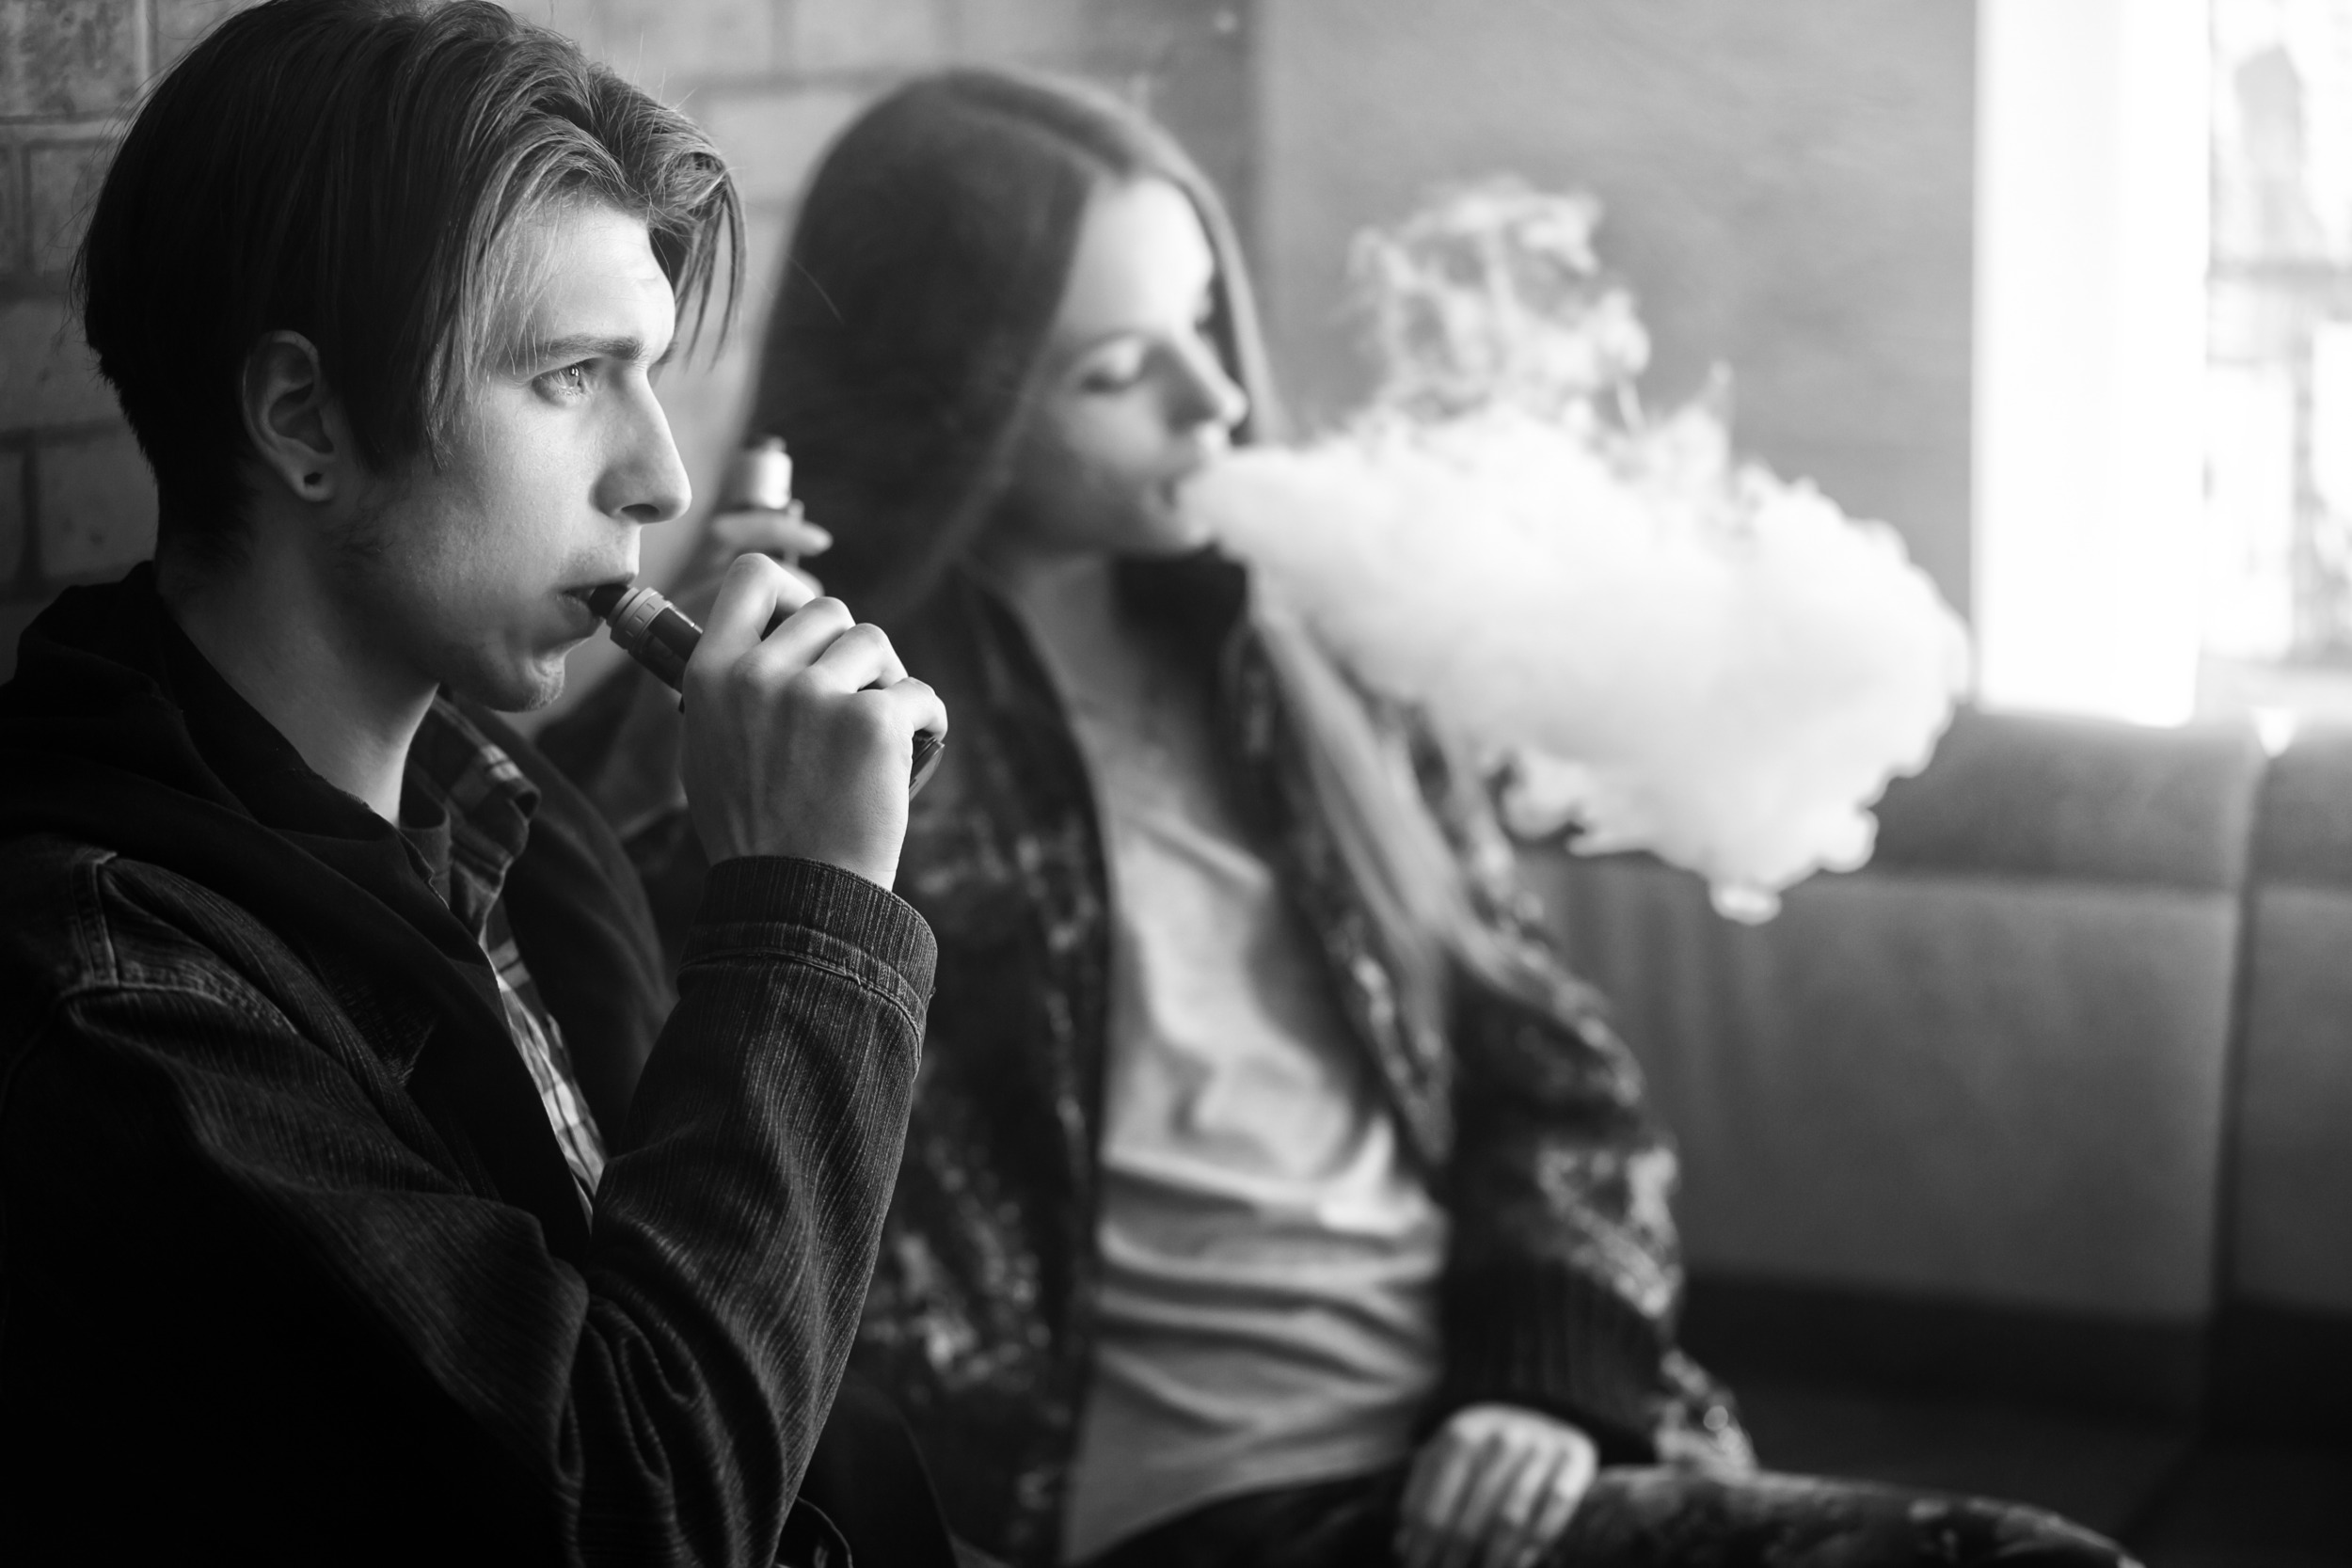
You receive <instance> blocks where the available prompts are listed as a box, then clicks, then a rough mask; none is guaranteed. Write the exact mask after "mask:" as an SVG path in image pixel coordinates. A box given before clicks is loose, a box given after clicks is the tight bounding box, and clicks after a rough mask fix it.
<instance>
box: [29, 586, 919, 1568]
mask: <svg viewBox="0 0 2352 1568" xmlns="http://www.w3.org/2000/svg"><path fill="white" fill-rule="evenodd" d="M469 717H474V718H476V719H477V720H478V721H480V722H481V723H482V725H483V727H485V729H489V730H493V731H494V733H496V735H497V737H498V738H499V740H500V742H501V745H504V746H505V747H506V748H507V749H508V750H509V752H510V754H512V755H513V756H514V757H515V759H516V762H517V764H518V765H520V766H521V767H522V768H524V770H525V771H526V773H527V774H528V775H529V776H530V777H531V778H532V781H533V782H534V783H535V784H538V785H539V786H540V789H541V792H542V799H541V803H540V806H539V810H538V813H537V815H536V816H535V817H534V819H533V824H532V833H531V838H530V843H529V847H528V848H527V849H526V850H525V852H524V854H523V856H522V857H521V858H520V859H519V860H518V861H517V862H516V865H515V868H514V870H513V872H512V874H511V875H510V878H509V881H508V886H507V893H506V897H507V901H508V908H509V916H510V920H511V922H512V924H513V927H514V928H515V932H516V940H517V942H518V944H519V945H520V946H521V947H522V950H523V953H524V956H525V958H526V961H527V962H528V963H529V964H530V966H531V968H532V973H533V974H534V975H535V976H536V977H537V978H538V980H539V982H540V988H541V990H542V993H543V995H544V996H545V998H546V1000H547V1002H548V1006H549V1008H550V1010H551V1011H552V1012H554V1013H555V1015H556V1017H557V1018H558V1020H559V1022H561V1023H562V1025H563V1027H564V1031H565V1034H566V1036H567V1037H568V1038H569V1039H570V1042H571V1045H572V1049H573V1052H574V1054H575V1057H576V1059H578V1060H579V1061H580V1070H581V1076H582V1079H583V1081H584V1083H585V1085H586V1087H587V1089H588V1091H589V1093H590V1095H591V1098H592V1100H594V1101H596V1110H597V1111H598V1113H599V1115H600V1117H602V1118H603V1119H604V1121H605V1124H606V1127H607V1131H608V1132H610V1133H613V1134H615V1135H614V1136H613V1138H612V1143H613V1147H614V1149H615V1157H614V1159H613V1160H612V1164H611V1165H610V1167H609V1168H608V1170H607V1172H606V1174H605V1177H604V1180H603V1182H602V1185H601V1186H600V1187H599V1189H598V1195H597V1202H596V1220H595V1224H594V1229H593V1232H592V1231H591V1229H590V1227H589V1226H588V1224H586V1223H585V1222H583V1220H582V1218H581V1216H580V1209H579V1206H578V1203H577V1201H576V1199H575V1197H574V1196H573V1192H572V1188H571V1183H570V1178H569V1176H568V1174H567V1172H566V1170H565V1167H564V1164H563V1160H562V1156H561V1154H560V1151H559V1150H558V1148H557V1146H556V1144H555V1142H554V1139H553V1136H552V1134H551V1132H550V1131H549V1129H548V1122H547V1119H546V1117H545V1115H544V1114H543V1112H542V1110H541V1108H540V1104H539V1101H538V1096H537V1094H536V1091H535V1090H534V1088H533V1087H532V1083H531V1080H530V1077H529V1075H528V1072H527V1071H526V1069H524V1068H523V1066H522V1063H521V1061H520V1058H519V1057H518V1056H517V1054H516V1051H515V1049H514V1046H513V1044H512V1042H511V1039H510V1038H509V1037H508V1035H507V1033H506V1026H505V1022H504V1020H503V1016H502V1014H501V1011H500V1009H499V1007H498V1005H497V999H496V990H495V982H494V980H493V978H492V976H491V974H490V971H489V969H488V966H487V963H486V961H485V958H484V957H483V955H482V953H481V950H480V949H479V947H478V946H477V945H475V943H474V942H472V940H471V938H470V937H469V935H468V933H467V932H466V930H465V929H464V927H462V926H461V925H460V924H459V923H458V922H457V921H456V920H455V919H454V917H453V916H452V915H451V914H450V913H449V912H448V911H447V910H446V909H445V908H443V907H442V906H441V904H440V902H439V900H438V899H437V897H436V896H435V895H433V893H432V892H431V890H430V888H429V886H428V885H427V884H426V883H425V881H424V879H422V877H421V875H420V874H419V872H418V868H417V865H416V863H415V859H414V857H413V856H412V855H411V854H410V852H409V851H408V849H407V847H405V845H404V843H403V842H402V840H401V837H400V835H399V833H398V832H397V831H396V830H394V829H392V828H391V827H390V826H389V824H385V823H383V822H381V821H380V820H379V819H377V818H375V817H373V816H372V815H371V814H369V813H367V812H366V811H365V810H364V808H361V807H359V806H358V802H356V801H353V800H351V799H350V798H349V797H347V796H343V795H342V794H341V793H340V792H338V791H336V790H334V789H333V788H332V786H330V785H328V784H326V783H325V781H323V780H320V779H318V778H317V776H316V775H315V774H312V773H310V770H309V769H308V768H304V767H303V766H302V764H301V762H300V759H299V756H298V755H297V754H296V753H294V751H293V749H292V747H291V746H290V745H288V744H287V743H286V742H285V741H284V739H283V738H282V737H281V736H278V735H277V733H276V732H275V731H274V730H272V729H271V728H270V726H269V725H268V724H267V723H266V721H263V720H262V718H261V716H260V715H259V714H258V713H256V712H254V710H253V709H252V708H251V707H250V706H249V705H246V704H245V703H244V702H243V701H242V700H241V699H240V698H238V697H237V695H236V694H235V692H234V691H233V690H232V689H230V688H229V686H228V685H227V683H226V682H225V681H224V680H222V679H221V677H220V676H219V675H218V673H216V672H215V671H213V670H212V669H211V668H210V666H209V665H207V664H205V662H204V660H203V658H202V657H201V655H200V654H199V653H197V651H196V650H195V648H194V646H193V645H192V644H191V643H189V642H188V641H187V640H186V639H185V637H184V636H183V634H181V633H180V631H179V629H178V628H177V626H175V625H174V624H173V623H172V621H171V619H170V617H169V615H168V614H167V612H166V611H165V610H164V609H163V607H162V605H161V603H160V601H159V600H158V599H157V597H156V594H155V591H154V587H153V581H152V576H151V572H150V571H149V570H148V569H147V568H145V567H142V568H140V569H138V570H136V571H135V572H133V573H132V574H131V576H130V577H129V578H125V579H124V580H123V581H122V582H119V583H117V584H114V585H111V586H108V587H104V588H90V589H77V590H72V591H69V592H68V593H67V594H65V595H64V596H62V597H61V598H60V599H59V601H58V602H57V603H56V605H54V606H52V607H51V608H50V610H47V611H46V612H45V613H44V614H43V615H42V616H41V617H40V619H39V620H37V621H36V622H35V623H34V624H33V626H31V627H30V628H28V630H27V631H26V632H25V634H24V640H23V642H22V644H21V648H20V658H19V665H18V673H17V675H16V678H15V679H14V680H13V681H11V682H10V683H8V685H7V686H6V687H5V688H0V1559H5V1560H16V1561H31V1560H48V1559H49V1556H50V1553H51V1552H52V1551H54V1550H56V1548H58V1547H61V1546H62V1547H66V1548H68V1549H69V1550H70V1551H71V1553H72V1556H73V1557H75V1558H76V1559H77V1560H114V1559H115V1558H117V1557H124V1556H128V1555H130V1554H131V1553H132V1552H134V1551H147V1550H158V1549H162V1550H167V1551H168V1552H169V1553H170V1554H171V1555H172V1557H173V1558H174V1559H175V1560H211V1559H213V1558H215V1557H224V1558H233V1559H234V1560H239V1561H262V1560H352V1559H373V1558H381V1559H385V1560H390V1559H394V1558H398V1559H402V1560H418V1559H449V1558H453V1557H462V1558H473V1557H496V1558H498V1559H500V1560H517V1561H519V1560H551V1561H563V1560H598V1559H600V1558H605V1557H611V1556H618V1557H624V1558H627V1559H628V1560H655V1561H667V1560H697V1561H705V1562H767V1561H770V1560H773V1558H774V1556H775V1554H776V1551H777V1545H778V1541H779V1538H780V1535H781V1534H782V1532H783V1529H784V1521H785V1515H786V1511H787V1507H788V1506H789V1504H790V1501H791V1499H792V1496H793V1492H794V1488H795V1487H796V1486H797V1485H798V1483H799V1482H800V1481H801V1478H802V1476H803V1471H804V1469H805V1467H806V1466H807V1465H808V1463H809V1461H810V1457H811V1452H812V1449H814V1447H815V1443H816V1438H817V1434H818V1428H819V1426H820V1425H821V1423H822V1420H823V1418H824V1414H825V1411H826V1410H827V1408H828V1406H829V1405H830V1404H831V1402H832V1399H833V1395H834V1389H835V1386H836V1385H837V1383H838V1380H839V1377H840V1373H841V1367H842V1364H843V1361H844V1358H845V1357H846V1354H847V1353H848V1349H849V1344H850V1337H851V1335H852V1334H853V1332H854V1330H855V1326H856V1320H857V1313H858V1307H859V1305H860V1303H861V1301H862V1299H863V1296H864V1291H865V1284H866V1276H867V1274H868V1273H869V1271H870V1269H871V1266H872V1261H873V1255H874V1245H875V1237H876V1234H877V1232H878V1228H879V1225H880V1221H881V1216H882V1208H883V1205H884V1203H885V1202H886V1200H887V1198H888V1196H889V1189H890V1182H891V1177H892V1173H893V1171H894V1169H895V1167H896V1164H897V1162H898V1148H899V1142H900V1139H901V1137H902V1136H903V1131H904V1126H905V1118H906V1107H907V1101H908V1095H909V1092H910V1089H911V1085H912V1080H913V1075H914V1062H915V1055H916V1051H917V1046H918V1042H919V1039H920V1033H921V1023H922V1017H923V1011H924V1006H925V1003H926V1000H927V998H928V996H929V992H930V980H931V966H932V958H933V948H932V944H931V941H930V932H929V930H928V929H927V928H926V927H924V925H923V923H922V922H921V920H920V919H918V918H917V917H916V916H915V915H914V913H913V912H912V911H910V910H908V909H907V907H906V906H905V905H904V904H902V903H900V902H899V901H898V899H897V898H895V897H893V896H892V895H889V894H887V893H885V892H883V891H882V890H881V889H879V888H876V887H874V886H873V885H872V884H870V883H867V882H866V881H864V880H863V879H859V878H856V877H853V876H850V875H849V874H847V873H844V872H840V871H837V870H834V869H833V868H831V867H827V866H822V865H818V864H815V863H809V862H803V861H783V860H769V859H746V860H739V861H733V862H728V863H724V864H723V865H721V866H720V867H719V868H718V869H717V871H716V872H714V874H713V876H712V878H711V880H710V886H709V891H708V895H707V899H706V901H705V903H704V905H703V907H702V910H701V911H700V918H699V919H698V921H697V923H696V926H695V928H694V931H693V935H692V937H691V941H690V944H689V948H688V952H687V955H686V962H685V964H684V965H683V967H682V969H681V971H680V974H679V982H678V999H677V1003H676V1006H675V1009H674V1010H670V1009H669V1008H668V1003H669V996H668V994H667V992H666V990H664V988H663V985H662V982H661V980H660V959H659V957H658V954H657V951H656V950H655V948H654V947H653V945H652V941H651V937H650V933H649V928H648V926H647V923H646V920H645V916H644V908H643V901H642V896H641V895H637V894H636V892H635V890H634V887H633V884H632V882H631V881H630V879H628V876H627V873H626V863H625V861H623V860H622V859H621V857H620V851H619V849H618V847H617V846H616V845H614V844H613V842H612V838H611V836H610V834H609V833H607V832H605V831H604V830H603V829H602V827H601V826H600V825H599V823H598V822H597V820H596V816H595V814H594V813H593V811H592V810H591V809H590V808H589V807H588V806H587V805H586V803H585V802H584V801H582V800H580V797H579V796H578V794H577V793H576V792H575V791H573V790H572V789H571V788H570V787H569V786H568V785H567V784H564V782H563V780H562V779H561V777H560V776H558V775H556V774H555V773H554V771H553V770H552V769H551V768H548V767H547V765H546V764H545V763H544V762H543V761H542V760H541V759H539V758H538V757H537V755H536V753H535V752H532V749H531V748H530V747H529V746H528V744H527V743H525V742H523V741H522V740H521V739H520V738H519V737H518V736H514V735H513V734H512V732H509V731H503V730H498V729H496V721H495V720H491V719H489V717H488V716H487V715H469ZM665 1010H666V1011H668V1017H667V1022H666V1024H665V1023H664V1022H663V1017H662V1015H663V1013H664V1012H665ZM657 1035H658V1044H657V1043H656V1037H657ZM641 1064H642V1065H643V1068H644V1071H643V1077H642V1081H639V1082H637V1084H636V1086H635V1093H634V1098H633V1102H632V1101H631V1099H630V1085H631V1081H632V1080H633V1079H636V1077H637V1069H638V1068H639V1066H640V1065H641ZM625 1106H626V1109H624V1107H625ZM624 1117H626V1119H625V1120H624V1119H623V1118H624ZM42 1547H46V1548H48V1550H42V1549H39V1548H42Z"/></svg>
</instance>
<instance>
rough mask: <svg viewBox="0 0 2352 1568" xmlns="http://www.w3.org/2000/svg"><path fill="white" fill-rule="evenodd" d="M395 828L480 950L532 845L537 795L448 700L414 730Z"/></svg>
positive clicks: (494, 745)
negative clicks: (503, 895) (398, 827)
mask: <svg viewBox="0 0 2352 1568" xmlns="http://www.w3.org/2000/svg"><path fill="white" fill-rule="evenodd" d="M403 784H404V786H405V787H404V791H403V794H402V799H401V813H400V815H401V818H402V822H401V828H402V832H404V833H405V835H406V837H407V839H408V841H409V843H410V844H412V845H414V846H415V847H416V848H417V850H418V852H419V854H420V856H421V858H422V859H423V860H424V862H425V865H426V871H427V874H428V875H429V876H430V877H431V879H432V881H433V891H434V892H436V893H437V894H439V895H441V897H442V898H443V899H444V900H445V901H446V902H447V903H448V905H449V907H450V911H451V912H453V914H455V915H456V916H457V918H458V919H459V920H461V921H463V922H464V923H465V925H466V928H467V929H468V930H469V931H471V932H472V933H473V936H474V940H475V941H476V942H480V941H482V940H483V939H484V935H485V930H486V928H487V927H488V924H489V919H490V911H491V910H492V909H493V908H494V907H495V906H496V905H497V903H498V899H499V894H500V893H501V890H503V889H504V888H505V886H506V874H507V872H508V871H509V870H511V869H513V867H514V864H515V861H516V857H518V856H520V855H521V854H522V852H523V846H524V845H525V844H526V843H528V842H529V840H530V837H531V817H532V813H533V812H534V811H536V810H537V809H538V806H539V788H538V786H537V785H536V784H532V782H531V781H530V780H529V779H527V778H525V777H524V776H523V770H522V769H521V768H517V767H516V766H515V761H514V759H513V758H512V757H509V756H508V755H507V754H506V752H504V751H502V750H501V749H500V747H499V746H498V744H497V742H495V741H493V740H492V739H490V737H489V736H486V735H484V734H483V733H482V731H481V729H480V728H478V727H477V726H476V725H475V724H474V722H473V721H471V720H469V719H468V718H467V717H466V716H465V715H464V714H463V713H461V712H459V711H458V708H457V705H456V704H454V703H453V702H451V701H450V700H449V699H448V698H447V697H446V696H443V697H436V698H435V699H434V700H433V707H432V710H431V711H430V712H428V713H427V714H426V715H425V717H424V722H423V723H422V724H421V725H419V726H418V728H417V737H416V739H415V740H414V741H412V742H410V744H409V747H408V772H407V775H406V777H405V779H404V781H403Z"/></svg>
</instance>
